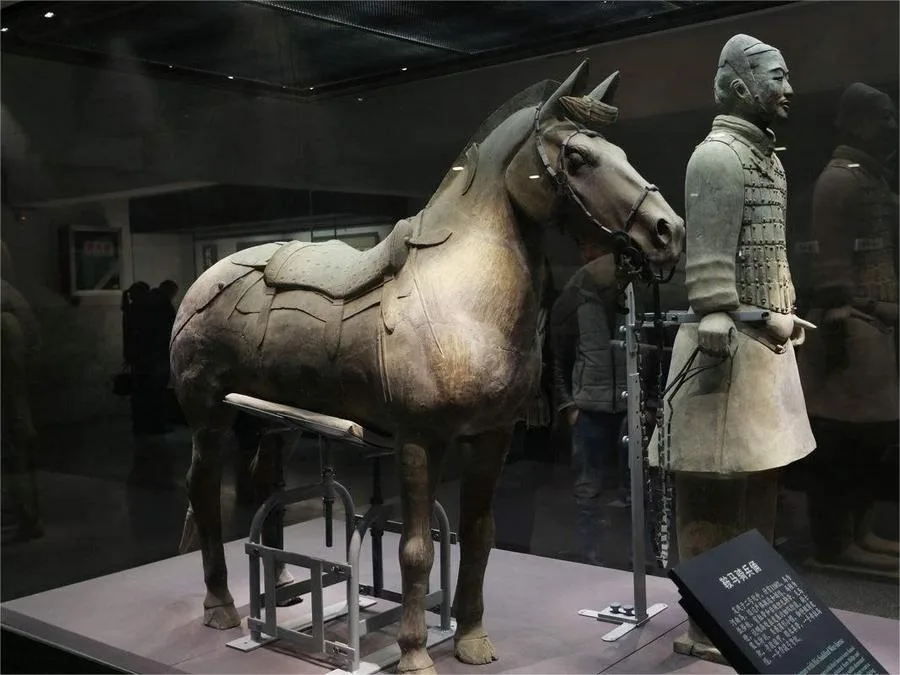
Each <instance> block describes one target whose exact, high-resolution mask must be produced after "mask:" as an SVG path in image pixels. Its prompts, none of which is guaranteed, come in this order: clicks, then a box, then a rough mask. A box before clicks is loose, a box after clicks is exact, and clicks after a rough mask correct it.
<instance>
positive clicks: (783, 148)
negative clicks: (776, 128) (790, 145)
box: [775, 145, 787, 152]
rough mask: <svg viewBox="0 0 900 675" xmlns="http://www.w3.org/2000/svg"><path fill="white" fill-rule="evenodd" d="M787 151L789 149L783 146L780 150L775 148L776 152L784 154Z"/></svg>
mask: <svg viewBox="0 0 900 675" xmlns="http://www.w3.org/2000/svg"><path fill="white" fill-rule="evenodd" d="M785 150H787V147H785V146H783V145H782V146H781V147H779V148H775V152H784V151H785Z"/></svg>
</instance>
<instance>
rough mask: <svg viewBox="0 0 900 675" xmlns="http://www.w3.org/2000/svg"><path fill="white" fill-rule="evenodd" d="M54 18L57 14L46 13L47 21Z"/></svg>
mask: <svg viewBox="0 0 900 675" xmlns="http://www.w3.org/2000/svg"><path fill="white" fill-rule="evenodd" d="M54 16H56V14H54V13H53V12H45V13H44V18H45V19H52V18H53V17H54Z"/></svg>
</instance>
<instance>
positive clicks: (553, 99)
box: [540, 59, 591, 120]
mask: <svg viewBox="0 0 900 675" xmlns="http://www.w3.org/2000/svg"><path fill="white" fill-rule="evenodd" d="M590 63H591V62H590V59H585V60H584V61H582V62H581V64H580V65H579V66H578V67H577V68H576V69H575V70H573V71H572V74H571V75H569V77H567V78H566V81H565V82H563V83H562V84H561V85H559V87H558V88H557V89H556V91H554V92H553V93H552V94H550V97H549V98H548V99H547V100H546V101H544V104H543V105H542V106H541V113H540V119H542V120H543V119H545V118H546V117H547V116H548V115H549V114H550V113H551V112H552V111H553V110H555V109H556V106H557V104H558V103H559V100H560V99H561V98H562V97H563V96H571V95H573V94H574V95H576V96H577V95H578V94H581V93H583V92H584V91H585V89H587V77H588V71H589V70H590Z"/></svg>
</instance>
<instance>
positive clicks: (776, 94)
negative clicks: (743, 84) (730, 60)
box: [749, 49, 794, 122]
mask: <svg viewBox="0 0 900 675" xmlns="http://www.w3.org/2000/svg"><path fill="white" fill-rule="evenodd" d="M750 64H751V66H752V68H753V75H754V78H753V79H754V82H751V83H750V85H749V93H750V94H751V95H752V96H753V98H754V99H755V101H756V107H757V108H758V111H759V115H760V117H764V118H766V121H772V122H774V121H775V120H778V121H785V120H787V118H788V114H789V112H790V107H791V97H793V95H794V90H793V88H792V87H791V84H790V82H788V69H787V65H786V64H785V62H784V58H783V57H782V56H781V52H779V51H776V50H774V49H773V50H770V51H766V52H763V53H761V54H758V55H756V56H753V57H751V59H750Z"/></svg>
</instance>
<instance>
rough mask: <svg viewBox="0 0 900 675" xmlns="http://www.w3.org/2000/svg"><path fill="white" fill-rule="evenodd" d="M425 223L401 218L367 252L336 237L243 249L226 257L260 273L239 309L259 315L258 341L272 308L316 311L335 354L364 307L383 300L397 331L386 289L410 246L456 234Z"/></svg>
mask: <svg viewBox="0 0 900 675" xmlns="http://www.w3.org/2000/svg"><path fill="white" fill-rule="evenodd" d="M421 226H422V213H421V212H420V213H419V214H418V215H416V216H415V217H413V218H410V219H404V220H401V221H400V222H398V223H397V224H396V225H395V226H394V229H393V230H391V233H390V234H389V235H388V236H387V237H386V238H385V239H384V241H382V242H381V243H379V244H378V245H377V246H375V247H374V248H371V249H369V250H367V251H359V250H357V249H355V248H353V247H352V246H349V245H347V244H345V243H343V242H341V241H337V240H331V241H326V242H321V243H318V242H317V243H310V242H305V241H291V242H284V243H282V242H277V243H272V244H266V245H263V246H256V247H253V248H249V249H245V250H243V251H239V252H237V253H235V254H234V255H232V256H229V258H228V259H229V260H230V261H231V262H232V263H233V265H234V268H235V270H240V269H244V270H247V271H248V272H249V271H250V270H257V271H259V272H262V278H261V279H259V281H258V282H254V283H253V284H251V286H249V287H248V288H246V289H245V290H244V292H243V294H242V296H241V298H240V299H239V300H238V302H237V304H236V306H235V310H236V311H238V312H240V313H242V314H258V319H257V325H258V327H259V329H258V339H257V346H262V344H263V342H264V340H265V338H266V333H267V332H268V323H269V314H270V312H271V311H273V310H279V309H292V310H299V311H302V312H305V313H306V314H309V315H310V316H314V317H316V318H318V319H319V320H320V321H321V322H322V323H321V331H322V340H323V341H324V344H325V347H326V352H327V353H328V356H329V357H330V358H332V359H333V358H335V356H336V355H337V352H338V348H339V346H340V343H341V330H342V325H343V323H344V321H346V320H347V319H349V318H351V317H353V316H356V315H357V314H358V313H360V312H363V311H366V310H367V309H369V308H371V307H373V306H375V305H379V304H381V305H382V315H383V316H384V320H385V328H386V329H387V330H388V332H391V331H392V330H393V325H394V322H395V318H394V319H392V318H391V317H392V316H393V313H392V312H391V311H390V310H389V309H387V308H386V307H385V305H384V304H383V303H382V295H383V292H384V291H383V289H384V288H385V287H386V286H387V285H389V284H390V283H391V282H392V280H393V279H394V278H395V277H396V276H397V273H398V272H399V271H400V270H401V269H402V268H403V266H404V264H405V263H406V261H407V258H408V257H409V252H410V249H413V248H428V247H431V246H438V245H440V244H442V243H444V242H445V241H447V239H449V238H450V235H451V234H452V233H453V232H452V230H450V229H447V228H440V229H437V230H435V231H434V232H428V233H422V232H421ZM233 276H235V277H238V278H240V277H242V276H243V275H240V274H235V275H233ZM303 291H306V292H303ZM389 304H390V303H389ZM395 304H396V303H394V305H395Z"/></svg>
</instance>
